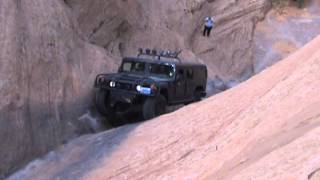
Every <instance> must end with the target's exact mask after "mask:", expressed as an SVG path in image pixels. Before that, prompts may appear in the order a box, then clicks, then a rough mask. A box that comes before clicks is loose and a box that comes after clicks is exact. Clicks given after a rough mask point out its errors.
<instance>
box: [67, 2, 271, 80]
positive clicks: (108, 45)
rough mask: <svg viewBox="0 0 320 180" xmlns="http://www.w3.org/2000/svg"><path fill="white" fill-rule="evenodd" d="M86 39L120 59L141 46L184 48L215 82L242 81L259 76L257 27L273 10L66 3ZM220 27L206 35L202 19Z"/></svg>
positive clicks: (236, 5) (256, 5)
mask: <svg viewBox="0 0 320 180" xmlns="http://www.w3.org/2000/svg"><path fill="white" fill-rule="evenodd" d="M66 2H67V4H68V5H69V6H70V7H71V8H72V9H73V11H74V12H75V14H76V15H77V19H78V22H79V24H80V27H81V29H82V31H83V32H84V35H85V36H86V37H87V38H88V40H89V41H90V42H92V43H94V44H97V45H99V46H102V47H104V48H105V49H107V50H108V52H110V53H112V54H114V55H115V56H118V57H121V56H128V55H135V54H136V52H137V49H138V48H139V47H148V48H156V49H173V50H177V49H182V50H183V53H182V57H183V58H184V59H187V60H190V61H200V62H204V63H206V64H207V66H208V67H209V74H210V78H211V79H214V77H215V76H216V75H218V76H219V77H221V78H222V79H223V80H225V81H228V80H231V79H232V80H233V79H236V80H243V79H246V78H248V77H249V76H251V75H252V73H253V72H254V70H253V61H252V58H253V57H252V47H253V46H252V45H253V43H252V40H253V34H254V28H255V24H256V23H257V22H258V20H261V19H262V18H263V17H264V15H265V14H266V12H267V10H268V9H269V8H270V2H269V1H267V0H243V1H236V0H228V1H226V0H215V1H209V0H187V1H180V0H162V1H159V0H150V1H146V0H137V1H119V0H109V1H103V0H83V1H77V0H66ZM206 16H213V17H214V19H215V20H216V28H214V29H213V32H212V35H211V37H210V38H207V37H203V36H202V30H203V20H204V17H206Z"/></svg>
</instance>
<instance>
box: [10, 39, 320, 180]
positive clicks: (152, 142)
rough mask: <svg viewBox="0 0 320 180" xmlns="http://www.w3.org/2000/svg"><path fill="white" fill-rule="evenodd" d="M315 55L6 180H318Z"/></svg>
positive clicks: (319, 72) (315, 46) (301, 55)
mask: <svg viewBox="0 0 320 180" xmlns="http://www.w3.org/2000/svg"><path fill="white" fill-rule="evenodd" d="M319 47H320V37H317V38H316V39H315V40H313V41H312V42H311V43H309V44H308V45H306V46H305V47H304V48H302V49H301V50H300V51H298V52H297V53H295V54H294V55H292V56H289V57H288V58H287V59H286V60H283V61H281V62H278V63H277V64H276V65H274V66H272V67H270V68H269V69H267V70H265V71H263V72H261V73H260V74H258V75H256V76H254V77H253V78H251V79H249V80H248V81H246V82H244V83H243V84H241V85H239V86H237V87H235V88H233V89H231V90H228V91H225V92H223V93H220V94H218V95H216V96H214V97H211V98H208V99H206V100H204V101H201V102H199V103H195V104H191V105H190V106H186V107H183V108H181V109H180V110H179V111H176V112H173V113H171V114H166V115H163V116H161V117H158V118H156V119H154V120H150V121H147V122H145V123H141V124H133V125H126V126H123V127H121V128H118V129H114V130H111V131H108V132H104V133H100V134H96V135H88V136H84V137H81V138H78V139H76V140H75V141H73V142H71V143H69V144H67V145H66V146H63V147H60V148H59V149H58V150H57V151H56V152H52V153H50V154H49V155H47V156H46V157H44V158H43V159H39V160H37V161H34V162H32V163H31V164H30V165H28V166H27V167H26V168H25V169H24V170H21V171H20V172H18V173H17V174H15V175H13V176H11V177H10V178H9V179H10V180H15V179H21V178H22V177H23V178H24V179H80V178H82V179H95V180H96V179H239V180H243V179H265V180H269V179H308V178H310V179H314V178H317V177H319V175H318V171H319V167H320V159H319V154H320V110H319V106H320V94H319V87H320V79H319V77H320V48H319ZM43 172H46V173H45V174H44V173H43Z"/></svg>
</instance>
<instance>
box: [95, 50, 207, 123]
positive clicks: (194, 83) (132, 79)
mask: <svg viewBox="0 0 320 180" xmlns="http://www.w3.org/2000/svg"><path fill="white" fill-rule="evenodd" d="M179 53H180V52H170V51H161V53H157V52H156V51H155V50H152V51H151V50H149V49H146V50H145V51H143V50H142V49H139V54H138V56H137V57H126V58H124V59H123V60H122V64H121V66H120V68H119V70H118V73H115V74H99V75H98V76H97V77H96V80H95V84H94V86H95V88H96V89H97V91H96V106H97V109H98V111H99V112H100V113H102V114H103V115H106V117H107V119H108V121H109V122H110V123H111V124H113V125H117V124H119V123H120V122H119V119H118V118H117V117H119V116H122V115H124V114H126V113H129V112H142V115H143V118H144V119H150V118H153V117H155V116H158V115H161V114H163V113H165V110H166V106H167V105H177V104H188V103H191V102H194V101H199V100H201V98H202V97H204V96H205V95H206V91H205V90H206V83H207V68H206V66H205V65H203V64H196V63H183V62H181V60H180V59H179V58H178V55H179Z"/></svg>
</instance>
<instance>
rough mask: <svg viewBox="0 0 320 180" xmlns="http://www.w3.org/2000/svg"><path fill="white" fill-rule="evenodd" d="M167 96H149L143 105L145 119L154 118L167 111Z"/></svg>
mask: <svg viewBox="0 0 320 180" xmlns="http://www.w3.org/2000/svg"><path fill="white" fill-rule="evenodd" d="M166 105H167V102H166V98H165V97H164V96H162V95H158V96H156V97H149V98H147V99H146V100H145V102H144V104H143V107H142V115H143V118H144V119H145V120H147V119H152V118H154V117H156V116H159V115H161V114H164V113H165V112H166Z"/></svg>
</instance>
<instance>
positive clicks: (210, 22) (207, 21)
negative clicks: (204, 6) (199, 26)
mask: <svg viewBox="0 0 320 180" xmlns="http://www.w3.org/2000/svg"><path fill="white" fill-rule="evenodd" d="M205 26H206V27H209V28H212V27H213V26H214V22H213V20H212V18H210V17H206V18H205Z"/></svg>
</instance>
